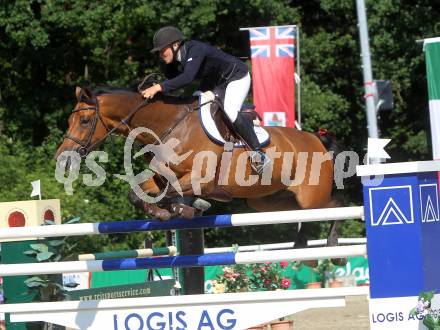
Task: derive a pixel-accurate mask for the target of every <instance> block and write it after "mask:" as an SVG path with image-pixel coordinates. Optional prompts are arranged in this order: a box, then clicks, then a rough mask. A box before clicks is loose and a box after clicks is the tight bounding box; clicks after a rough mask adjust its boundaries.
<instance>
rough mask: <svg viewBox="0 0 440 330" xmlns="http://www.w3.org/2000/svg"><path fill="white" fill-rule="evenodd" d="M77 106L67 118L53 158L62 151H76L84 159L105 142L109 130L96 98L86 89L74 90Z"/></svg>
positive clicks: (78, 88)
mask: <svg viewBox="0 0 440 330" xmlns="http://www.w3.org/2000/svg"><path fill="white" fill-rule="evenodd" d="M76 99H77V104H76V106H75V108H74V109H73V110H72V114H71V115H70V117H69V128H68V130H67V133H66V135H65V137H64V140H63V143H62V144H61V145H60V146H59V147H58V150H57V152H56V154H55V158H58V156H59V155H60V154H61V153H62V152H63V151H76V152H78V154H79V155H80V156H81V157H86V156H87V155H88V154H89V152H90V151H92V150H93V149H94V148H95V147H97V146H98V145H99V144H100V143H101V142H103V141H104V140H105V138H106V137H107V135H108V132H109V129H108V126H107V124H106V123H105V119H104V118H103V116H102V114H101V112H100V108H99V102H98V99H97V98H96V97H94V96H93V95H92V93H91V92H90V90H89V89H87V88H80V87H77V88H76Z"/></svg>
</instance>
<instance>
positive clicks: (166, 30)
mask: <svg viewBox="0 0 440 330" xmlns="http://www.w3.org/2000/svg"><path fill="white" fill-rule="evenodd" d="M183 39H184V38H183V33H182V31H180V30H179V29H178V28H176V27H174V26H165V27H163V28H161V29H159V30H158V31H157V32H156V33H155V34H154V37H153V46H154V48H153V49H152V50H151V52H152V53H154V52H158V51H160V50H162V49H163V48H165V47H166V46H168V45H171V44H173V43H175V42H176V41H182V40H183Z"/></svg>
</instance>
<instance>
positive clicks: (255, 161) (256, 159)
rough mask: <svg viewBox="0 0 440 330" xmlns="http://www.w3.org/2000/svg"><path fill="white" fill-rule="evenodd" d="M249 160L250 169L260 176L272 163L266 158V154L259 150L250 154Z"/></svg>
mask: <svg viewBox="0 0 440 330" xmlns="http://www.w3.org/2000/svg"><path fill="white" fill-rule="evenodd" d="M250 159H251V168H252V169H253V170H254V171H255V172H256V173H257V174H262V173H263V171H264V169H265V168H266V167H268V166H269V165H270V164H271V163H272V161H271V160H270V158H268V157H267V156H266V154H265V153H264V152H263V151H261V150H258V151H254V152H252V153H251V155H250Z"/></svg>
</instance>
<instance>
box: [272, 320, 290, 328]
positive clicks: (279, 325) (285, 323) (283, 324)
mask: <svg viewBox="0 0 440 330" xmlns="http://www.w3.org/2000/svg"><path fill="white" fill-rule="evenodd" d="M270 329H271V330H293V321H292V320H283V321H276V322H271V323H270Z"/></svg>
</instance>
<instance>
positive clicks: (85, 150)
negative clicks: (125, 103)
mask: <svg viewBox="0 0 440 330" xmlns="http://www.w3.org/2000/svg"><path fill="white" fill-rule="evenodd" d="M83 102H85V103H87V104H88V106H84V107H80V108H76V109H73V110H72V113H75V112H80V111H84V110H93V111H95V114H94V116H93V119H92V125H91V127H90V130H89V132H88V133H87V137H86V139H85V141H83V140H80V139H78V138H77V137H75V136H72V135H69V134H66V136H65V137H64V138H65V139H68V140H72V141H73V142H75V143H77V144H79V147H78V148H77V150H76V151H77V152H78V154H79V156H80V157H81V158H85V157H86V156H87V155H88V154H89V152H90V151H92V150H93V149H94V148H96V147H97V146H98V145H100V144H101V143H102V142H104V140H105V139H107V137H108V136H110V135H111V134H112V133H113V132H115V131H116V130H117V129H118V128H119V127H121V126H122V125H126V126H127V127H128V128H129V129H130V126H129V123H130V120H131V118H132V117H133V116H134V115H135V114H136V113H137V112H138V111H139V110H140V109H142V108H143V107H144V106H146V105H147V104H148V103H149V100H148V99H147V100H144V101H143V102H141V103H140V104H138V105H137V106H136V107H135V108H133V109H132V110H130V112H129V113H128V115H127V116H126V117H125V118H124V119H122V120H121V121H120V122H119V124H118V125H116V126H115V127H113V128H111V129H110V128H109V127H108V126H107V124H106V123H105V121H104V120H103V119H102V116H101V112H100V110H99V102H98V98H97V97H94V98H93V99H88V100H86V101H83ZM211 102H213V101H208V102H205V103H203V104H199V105H198V106H197V107H195V108H193V107H189V106H186V109H185V110H186V111H185V113H184V114H183V116H181V117H180V118H179V119H178V120H177V121H176V122H175V123H174V124H173V125H172V126H171V127H169V128H168V129H166V130H165V131H164V132H163V133H162V134H160V136H159V139H160V141H163V140H164V139H165V138H166V137H168V135H170V134H171V133H172V131H173V130H174V129H175V128H176V127H177V126H178V125H179V124H180V123H181V122H182V121H183V120H184V119H185V118H186V117H187V116H188V115H189V114H190V113H192V112H194V111H196V110H199V109H200V108H201V107H202V106H203V105H205V104H207V103H211ZM98 120H99V121H100V122H101V123H102V125H103V126H104V127H105V129H106V131H107V132H106V134H105V135H104V136H103V137H101V138H100V139H98V140H97V141H95V142H93V143H92V138H93V134H94V133H95V130H96V125H97V124H98ZM79 124H80V125H81V122H80V123H79ZM160 141H156V142H155V143H154V144H157V143H159V142H160Z"/></svg>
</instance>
